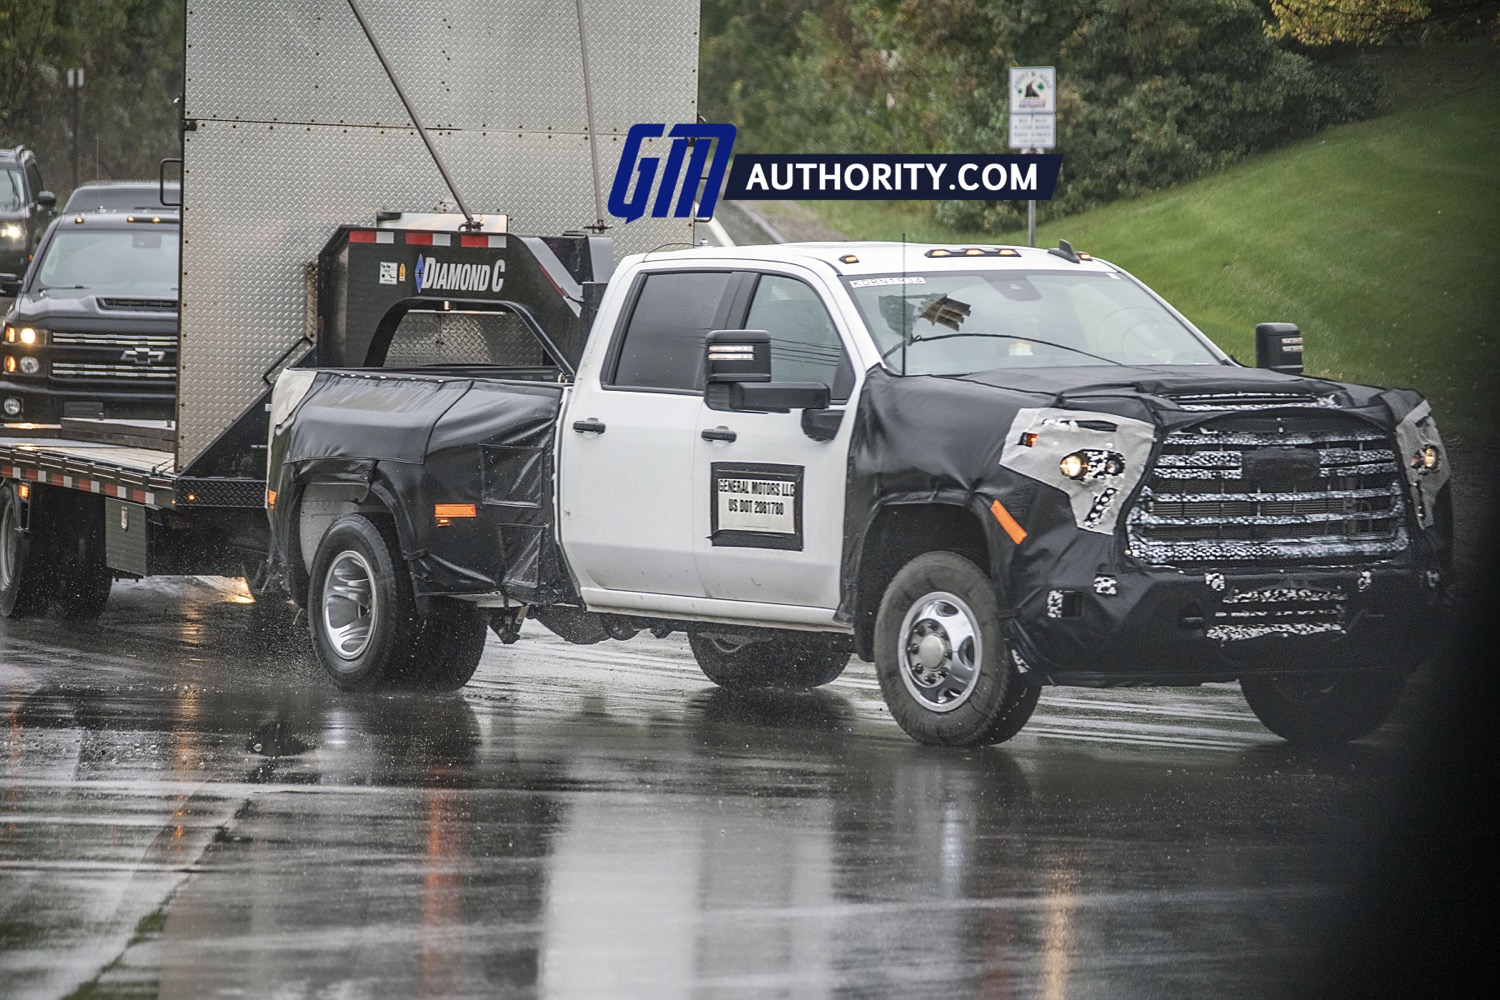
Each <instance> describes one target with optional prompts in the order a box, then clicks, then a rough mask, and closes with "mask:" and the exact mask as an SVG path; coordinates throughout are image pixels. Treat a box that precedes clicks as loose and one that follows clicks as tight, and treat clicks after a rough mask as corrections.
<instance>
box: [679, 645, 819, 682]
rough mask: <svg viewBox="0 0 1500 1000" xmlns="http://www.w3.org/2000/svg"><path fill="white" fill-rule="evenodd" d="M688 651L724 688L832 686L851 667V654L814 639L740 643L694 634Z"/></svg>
mask: <svg viewBox="0 0 1500 1000" xmlns="http://www.w3.org/2000/svg"><path fill="white" fill-rule="evenodd" d="M688 645H689V646H691V647H692V650H693V658H694V659H695V660H697V661H698V668H699V669H700V670H702V671H703V676H705V677H707V678H708V679H709V680H711V681H713V682H714V683H715V684H717V685H719V687H722V688H735V689H744V688H798V689H803V690H805V689H808V688H816V687H822V686H823V685H824V684H831V683H832V682H834V681H835V680H837V679H838V677H839V675H840V674H842V673H843V672H844V668H845V667H847V666H848V665H849V650H848V649H847V648H846V647H843V646H841V645H839V644H838V640H836V639H826V638H822V637H819V636H815V635H810V636H806V637H803V636H788V637H784V638H783V637H780V636H777V637H772V638H766V639H757V640H754V641H751V642H739V641H738V640H737V639H731V638H729V637H727V636H719V635H716V634H713V633H701V632H692V633H689V634H688Z"/></svg>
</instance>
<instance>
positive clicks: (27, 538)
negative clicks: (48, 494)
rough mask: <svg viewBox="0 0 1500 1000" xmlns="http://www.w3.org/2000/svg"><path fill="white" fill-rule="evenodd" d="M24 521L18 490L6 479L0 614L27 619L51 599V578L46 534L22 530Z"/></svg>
mask: <svg viewBox="0 0 1500 1000" xmlns="http://www.w3.org/2000/svg"><path fill="white" fill-rule="evenodd" d="M33 513H35V512H33ZM24 523H25V516H24V511H23V506H22V500H21V497H20V493H19V491H18V489H17V486H16V484H15V483H13V482H10V481H7V482H6V483H5V484H4V485H3V486H0V617H5V618H29V617H31V616H33V615H38V614H41V613H42V612H44V611H46V610H47V606H48V605H49V604H51V602H52V586H53V579H54V578H53V574H52V567H51V566H49V565H48V561H49V555H50V553H49V552H48V546H47V544H46V538H45V535H43V534H41V533H40V532H38V531H35V530H32V531H23V530H22V529H21V525H22V524H24Z"/></svg>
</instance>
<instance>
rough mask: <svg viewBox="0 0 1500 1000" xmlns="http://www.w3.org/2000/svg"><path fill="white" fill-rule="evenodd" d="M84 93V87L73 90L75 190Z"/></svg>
mask: <svg viewBox="0 0 1500 1000" xmlns="http://www.w3.org/2000/svg"><path fill="white" fill-rule="evenodd" d="M70 75H71V74H70ZM82 93H83V88H82V87H76V86H75V87H74V88H73V186H74V187H75V188H76V187H77V186H78V103H79V101H78V99H79V97H80V96H81V95H82Z"/></svg>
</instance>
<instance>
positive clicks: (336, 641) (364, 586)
mask: <svg viewBox="0 0 1500 1000" xmlns="http://www.w3.org/2000/svg"><path fill="white" fill-rule="evenodd" d="M400 551H401V549H400V546H399V544H398V543H397V541H396V537H395V529H394V528H393V527H391V525H390V524H389V523H388V522H386V521H384V520H380V521H376V520H372V519H370V518H368V517H365V516H364V515H362V514H346V515H344V516H343V517H340V518H339V519H338V520H336V521H334V522H333V524H332V525H330V526H329V528H328V531H327V532H326V533H325V534H324V535H323V540H322V541H321V542H319V543H318V551H317V554H316V555H315V556H314V557H313V565H312V572H311V574H310V575H309V576H310V581H311V582H310V583H309V584H308V593H307V621H308V630H309V631H310V632H311V633H312V639H313V645H314V646H316V647H317V650H318V659H319V660H321V661H322V663H323V669H324V670H326V671H328V676H329V677H331V678H332V679H333V682H334V683H335V684H337V685H338V686H339V687H340V688H341V689H342V690H345V691H380V690H384V689H387V688H391V687H395V686H397V685H399V684H400V683H401V681H402V680H403V678H404V677H405V675H406V672H407V669H408V667H409V666H410V664H411V662H412V660H413V657H414V655H415V653H416V651H417V648H418V645H419V641H418V640H419V639H420V637H421V635H422V633H423V628H422V620H421V619H420V618H418V617H417V614H416V610H415V606H416V602H415V601H414V600H413V598H412V592H411V578H410V576H409V575H408V573H407V569H406V563H405V561H404V560H403V559H401V556H400Z"/></svg>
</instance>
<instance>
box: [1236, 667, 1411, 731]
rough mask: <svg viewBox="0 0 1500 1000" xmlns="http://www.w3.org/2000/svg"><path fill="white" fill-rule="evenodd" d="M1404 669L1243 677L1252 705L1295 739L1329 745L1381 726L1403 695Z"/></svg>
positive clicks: (1268, 724) (1273, 727)
mask: <svg viewBox="0 0 1500 1000" xmlns="http://www.w3.org/2000/svg"><path fill="white" fill-rule="evenodd" d="M1405 687H1406V675H1405V674H1401V673H1393V672H1380V673H1360V674H1269V675H1260V676H1255V677H1244V678H1241V679H1240V691H1241V692H1243V693H1244V695H1245V701H1246V702H1248V703H1249V705H1250V710H1251V711H1252V712H1254V713H1255V717H1256V718H1257V719H1259V720H1260V721H1261V723H1262V724H1263V725H1264V726H1265V727H1266V728H1267V729H1269V730H1270V731H1271V732H1273V733H1275V734H1276V735H1277V736H1280V737H1281V738H1283V739H1285V740H1289V741H1290V742H1292V743H1304V744H1309V745H1321V746H1330V745H1334V744H1339V743H1347V742H1349V741H1350V740H1357V739H1359V738H1360V737H1362V736H1368V735H1370V734H1371V733H1373V732H1374V731H1375V730H1377V729H1379V728H1380V726H1381V724H1382V723H1384V722H1385V720H1386V719H1389V718H1390V717H1391V713H1392V712H1394V711H1395V710H1396V703H1397V702H1399V701H1400V700H1401V692H1402V691H1403V690H1404V689H1405Z"/></svg>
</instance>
